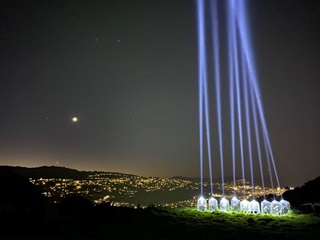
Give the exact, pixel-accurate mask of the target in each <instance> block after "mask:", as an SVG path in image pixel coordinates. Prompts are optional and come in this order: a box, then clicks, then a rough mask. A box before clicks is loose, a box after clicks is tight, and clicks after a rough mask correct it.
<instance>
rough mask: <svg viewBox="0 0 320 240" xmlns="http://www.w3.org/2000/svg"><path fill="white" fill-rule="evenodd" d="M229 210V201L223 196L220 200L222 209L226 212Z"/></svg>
mask: <svg viewBox="0 0 320 240" xmlns="http://www.w3.org/2000/svg"><path fill="white" fill-rule="evenodd" d="M228 210H229V201H228V200H227V199H226V198H224V197H223V198H221V200H220V211H222V212H226V211H228Z"/></svg>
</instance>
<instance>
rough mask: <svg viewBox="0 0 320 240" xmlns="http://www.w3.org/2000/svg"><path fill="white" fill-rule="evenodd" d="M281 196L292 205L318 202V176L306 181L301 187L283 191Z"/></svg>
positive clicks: (319, 186) (319, 183)
mask: <svg viewBox="0 0 320 240" xmlns="http://www.w3.org/2000/svg"><path fill="white" fill-rule="evenodd" d="M283 198H285V199H286V200H288V201H289V202H290V203H291V205H292V206H294V207H298V206H299V205H300V204H303V203H307V202H320V177H317V178H315V179H314V180H311V181H308V182H306V183H305V184H304V185H302V186H301V187H296V188H295V189H293V190H290V191H286V192H285V193H283Z"/></svg>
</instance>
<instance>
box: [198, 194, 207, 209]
mask: <svg viewBox="0 0 320 240" xmlns="http://www.w3.org/2000/svg"><path fill="white" fill-rule="evenodd" d="M197 206H198V210H199V211H205V210H206V208H207V200H205V199H204V197H200V198H199V199H198V204H197Z"/></svg>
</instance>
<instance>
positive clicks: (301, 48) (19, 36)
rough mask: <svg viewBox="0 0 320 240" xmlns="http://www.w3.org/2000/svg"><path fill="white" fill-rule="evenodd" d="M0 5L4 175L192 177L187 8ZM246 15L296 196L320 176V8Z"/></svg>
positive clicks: (303, 4)
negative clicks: (36, 169)
mask: <svg viewBox="0 0 320 240" xmlns="http://www.w3.org/2000/svg"><path fill="white" fill-rule="evenodd" d="M0 4H1V5H0V164H1V165H21V166H28V167H30V166H42V165H54V164H55V162H56V161H59V165H61V166H66V167H71V168H75V169H79V170H103V171H118V172H126V173H134V174H140V175H146V176H164V177H170V176H175V175H183V176H199V146H198V145H199V137H198V80H197V39H196V36H197V34H196V16H195V12H196V10H195V1H189V0H135V1H132V0H113V1H110V0H105V1H93V0H90V1H89V0H87V1H71V0H69V1H58V0H57V1H43V0H41V1H31V0H30V1H13V0H8V1H0ZM248 7H249V9H248V13H249V16H248V18H249V20H250V25H251V35H252V43H253V48H254V50H255V51H254V54H255V59H256V67H257V73H258V76H259V81H260V87H261V93H262V101H263V104H264V108H265V116H266V121H267V124H268V128H269V134H270V138H271V144H272V146H273V150H274V156H275V160H276V164H277V168H278V174H279V178H280V182H281V183H282V184H283V185H285V184H291V185H301V184H303V183H304V182H306V181H308V180H311V179H313V178H315V177H317V176H319V175H320V127H319V124H320V107H319V104H320V94H319V92H320V84H319V80H320V79H319V76H320V1H318V0H314V1H309V0H290V1H289V0H283V1H279V0H267V1H253V0H252V1H248ZM221 9H222V10H220V14H221V16H222V17H223V14H224V12H223V11H224V9H223V8H221ZM221 22H223V20H222V19H221ZM224 44H225V45H226V42H223V41H222V43H221V45H224ZM224 47H225V46H222V48H224ZM225 94H227V93H225ZM212 105H214V104H212ZM227 110H228V109H227ZM72 117H77V118H78V120H79V121H78V122H76V123H74V122H72V121H71V119H72ZM213 121H214V120H213ZM212 131H215V128H214V127H213V129H212ZM226 132H227V131H226ZM224 139H225V145H228V144H229V142H228V140H230V136H229V134H225V136H224ZM214 144H215V140H213V145H214ZM214 151H216V146H213V152H214ZM215 154H216V153H214V155H215ZM228 156H230V154H229V153H226V159H225V165H226V173H225V175H226V176H231V164H230V163H231V161H230V157H228ZM214 161H217V160H216V159H215V160H214ZM214 166H215V167H218V165H217V164H216V165H214ZM215 172H216V175H215V176H218V175H220V173H219V172H218V170H215ZM247 178H248V179H249V177H247Z"/></svg>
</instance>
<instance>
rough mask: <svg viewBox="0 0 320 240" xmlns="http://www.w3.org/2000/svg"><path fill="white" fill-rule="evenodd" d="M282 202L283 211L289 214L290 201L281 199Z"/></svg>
mask: <svg viewBox="0 0 320 240" xmlns="http://www.w3.org/2000/svg"><path fill="white" fill-rule="evenodd" d="M280 204H281V213H282V214H287V213H288V212H289V211H290V209H291V206H290V203H289V202H288V201H286V200H284V199H282V200H281V201H280Z"/></svg>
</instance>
